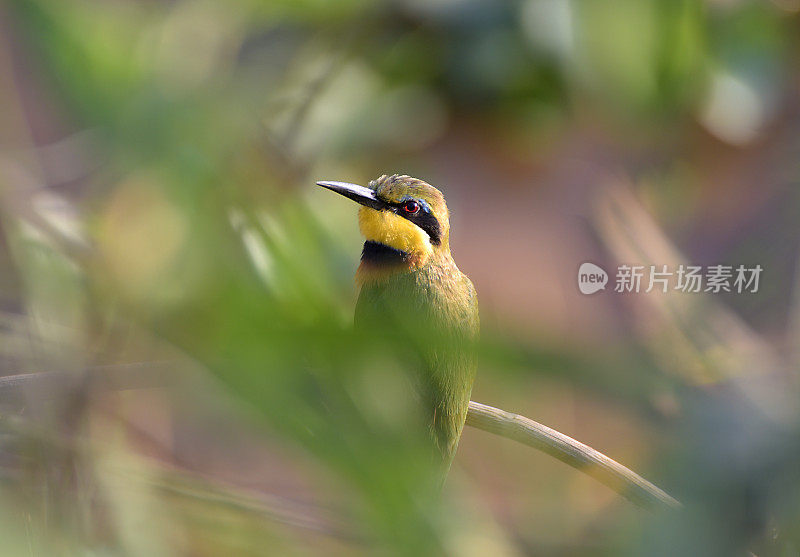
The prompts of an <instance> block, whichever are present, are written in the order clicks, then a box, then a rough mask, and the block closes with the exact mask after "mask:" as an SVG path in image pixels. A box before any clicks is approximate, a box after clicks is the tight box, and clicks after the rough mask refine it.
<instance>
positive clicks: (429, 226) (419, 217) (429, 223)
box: [398, 203, 442, 246]
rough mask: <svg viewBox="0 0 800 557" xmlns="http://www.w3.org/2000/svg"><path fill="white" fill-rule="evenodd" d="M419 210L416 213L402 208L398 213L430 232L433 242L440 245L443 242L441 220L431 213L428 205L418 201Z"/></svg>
mask: <svg viewBox="0 0 800 557" xmlns="http://www.w3.org/2000/svg"><path fill="white" fill-rule="evenodd" d="M417 206H418V207H419V210H418V211H417V212H416V213H414V214H410V213H407V212H405V211H403V210H402V208H401V209H400V211H398V214H399V215H400V216H401V217H403V218H405V219H406V220H409V221H411V222H413V223H414V224H416V225H417V226H419V227H420V228H421V229H422V230H424V231H425V232H427V233H428V236H429V237H430V239H431V243H432V244H434V245H437V246H438V245H439V244H441V243H442V227H441V226H440V225H439V221H438V220H437V219H436V217H434V216H433V215H432V214H431V213H429V212H428V209H427V207H425V205H423V204H422V203H417Z"/></svg>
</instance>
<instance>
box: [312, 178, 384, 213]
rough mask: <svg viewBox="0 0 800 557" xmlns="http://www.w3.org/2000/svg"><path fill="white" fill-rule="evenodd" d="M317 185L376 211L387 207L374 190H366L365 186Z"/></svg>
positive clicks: (339, 183)
mask: <svg viewBox="0 0 800 557" xmlns="http://www.w3.org/2000/svg"><path fill="white" fill-rule="evenodd" d="M317 185H318V186H322V187H323V188H328V189H329V190H332V191H335V192H336V193H339V194H341V195H343V196H345V197H347V198H349V199H352V200H353V201H355V202H356V203H360V204H361V205H364V206H365V207H370V208H372V209H376V210H380V209H384V208H385V207H386V203H384V202H383V201H381V200H380V199H378V196H377V195H375V191H374V190H371V189H370V188H365V187H364V186H359V185H356V184H348V183H347V182H317Z"/></svg>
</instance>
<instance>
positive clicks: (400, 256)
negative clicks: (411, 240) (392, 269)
mask: <svg viewBox="0 0 800 557" xmlns="http://www.w3.org/2000/svg"><path fill="white" fill-rule="evenodd" d="M408 259H409V258H408V254H407V253H406V252H404V251H401V250H399V249H394V248H390V247H389V246H387V245H385V244H381V243H379V242H373V241H372V240H367V241H366V242H364V249H363V250H362V251H361V261H362V262H363V263H367V264H369V265H376V266H389V265H402V264H405V263H408Z"/></svg>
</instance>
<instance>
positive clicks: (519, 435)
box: [0, 361, 681, 509]
mask: <svg viewBox="0 0 800 557" xmlns="http://www.w3.org/2000/svg"><path fill="white" fill-rule="evenodd" d="M176 365H177V364H176V363H175V362H169V361H167V362H145V363H134V364H116V365H107V366H100V367H97V368H93V372H92V377H93V379H92V380H91V381H90V385H92V386H93V387H94V388H96V389H99V390H127V389H143V388H153V387H163V386H165V385H167V384H169V383H170V382H172V381H173V380H174V379H175V378H174V374H171V373H169V368H172V367H174V366H176ZM75 384H76V381H75V378H74V377H73V376H71V374H68V373H65V372H57V371H54V372H43V373H27V374H23V375H12V376H6V377H0V402H5V403H12V402H14V401H16V402H21V401H23V400H24V395H25V393H31V392H33V393H35V394H36V395H38V396H39V397H42V398H55V397H56V396H58V392H59V390H60V389H64V388H70V387H71V386H72V387H74V386H75ZM62 392H63V391H62ZM467 425H469V426H472V427H474V428H476V429H481V430H483V431H487V432H489V433H493V434H495V435H499V436H500V437H505V438H506V439H511V440H513V441H517V442H519V443H522V444H524V445H528V446H530V447H533V448H535V449H538V450H540V451H542V452H544V453H547V454H549V455H550V456H552V457H555V458H557V459H558V460H560V461H561V462H564V463H566V464H569V465H570V466H572V467H573V468H575V469H576V470H580V471H581V472H583V473H585V474H588V475H589V476H591V477H593V478H595V479H596V480H598V481H599V482H600V483H602V484H604V485H606V486H608V487H610V488H611V489H613V490H614V491H616V492H617V493H619V494H620V495H622V496H623V497H625V498H627V499H628V500H630V501H631V502H633V503H635V504H636V505H639V506H642V507H646V508H659V507H660V508H673V509H675V508H680V507H681V504H680V503H679V502H678V501H677V500H676V499H674V498H673V497H671V496H670V495H669V494H667V493H666V492H664V491H663V490H661V489H659V488H658V487H656V486H655V485H653V484H652V483H650V482H648V481H647V480H645V479H644V478H642V477H641V476H639V475H638V474H636V473H635V472H633V471H632V470H629V469H628V468H626V467H624V466H623V465H621V464H619V463H618V462H616V461H614V460H612V459H611V458H609V457H607V456H606V455H604V454H603V453H601V452H599V451H597V450H595V449H593V448H591V447H589V446H588V445H584V444H583V443H581V442H580V441H576V440H575V439H572V438H571V437H568V436H567V435H564V434H563V433H560V432H558V431H556V430H554V429H551V428H549V427H547V426H545V425H542V424H540V423H538V422H535V421H533V420H531V419H530V418H526V417H524V416H520V415H518V414H512V413H510V412H506V411H505V410H500V409H499V408H494V407H492V406H487V405H485V404H481V403H479V402H475V401H470V403H469V412H468V413H467Z"/></svg>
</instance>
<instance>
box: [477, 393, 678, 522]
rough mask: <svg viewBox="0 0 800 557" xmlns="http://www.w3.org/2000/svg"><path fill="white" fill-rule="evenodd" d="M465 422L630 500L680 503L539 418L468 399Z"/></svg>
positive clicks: (655, 504) (663, 504)
mask: <svg viewBox="0 0 800 557" xmlns="http://www.w3.org/2000/svg"><path fill="white" fill-rule="evenodd" d="M467 425H469V426H472V427H474V428H476V429H482V430H483V431H488V432H489V433H494V434H495V435H499V436H501V437H505V438H506V439H512V440H514V441H517V442H519V443H522V444H523V445H528V446H529V447H533V448H534V449H538V450H540V451H542V452H544V453H547V454H549V455H550V456H552V457H555V458H557V459H558V460H560V461H561V462H564V463H566V464H569V465H570V466H572V467H573V468H575V469H576V470H580V471H581V472H583V473H585V474H588V475H589V476H591V477H593V478H594V479H596V480H597V481H599V482H600V483H602V484H604V485H606V486H608V487H610V488H611V489H613V490H614V491H616V492H617V493H619V494H620V495H622V496H623V497H625V498H626V499H628V500H630V501H631V502H633V503H635V504H637V505H639V506H642V507H647V508H658V507H661V508H664V507H666V508H673V509H677V508H680V507H681V504H680V502H678V501H677V500H676V499H674V498H673V497H671V496H670V495H669V494H668V493H666V492H665V491H663V490H662V489H660V488H658V487H656V486H655V485H653V484H651V483H650V482H648V481H647V480H645V479H644V478H642V477H641V476H639V475H638V474H636V473H635V472H633V471H632V470H629V469H628V468H625V467H624V466H623V465H622V464H620V463H618V462H616V461H615V460H612V459H611V458H609V457H607V456H606V455H604V454H603V453H601V452H599V451H597V450H595V449H593V448H591V447H589V446H588V445H584V444H583V443H581V442H580V441H576V440H575V439H573V438H572V437H569V436H567V435H564V434H563V433H560V432H558V431H556V430H554V429H551V428H549V427H547V426H546V425H542V424H540V423H538V422H535V421H533V420H531V419H530V418H526V417H525V416H520V415H519V414H512V413H511V412H506V411H505V410H500V409H499V408H494V407H492V406H487V405H485V404H481V403H479V402H475V401H473V400H471V401H470V402H469V412H468V413H467Z"/></svg>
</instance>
